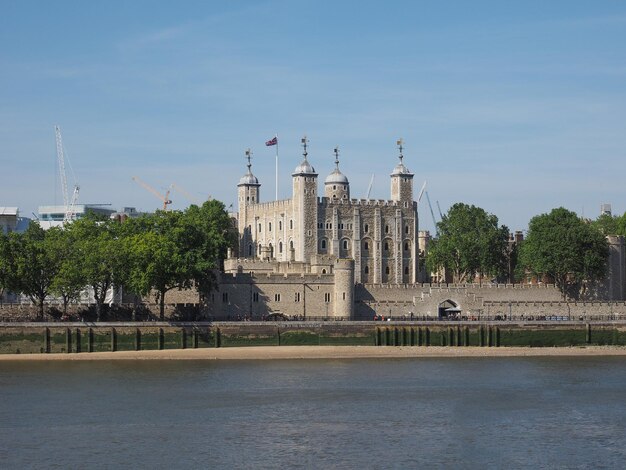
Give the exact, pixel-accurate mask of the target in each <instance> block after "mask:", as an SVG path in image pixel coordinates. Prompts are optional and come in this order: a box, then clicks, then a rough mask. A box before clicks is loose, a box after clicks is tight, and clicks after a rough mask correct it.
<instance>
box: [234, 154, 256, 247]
mask: <svg viewBox="0 0 626 470" xmlns="http://www.w3.org/2000/svg"><path fill="white" fill-rule="evenodd" d="M246 158H247V159H248V172H247V173H246V174H245V175H243V176H242V177H241V179H240V180H239V184H238V185H237V192H238V203H239V216H238V226H239V235H240V239H239V256H243V257H246V258H251V257H253V256H256V254H257V249H256V246H255V237H254V229H255V227H253V225H254V221H253V220H248V218H249V215H250V214H249V209H248V208H249V206H250V205H253V204H258V203H259V198H260V189H261V184H260V183H259V180H258V179H257V177H256V176H254V175H253V174H252V170H251V168H252V163H251V162H250V159H251V158H252V152H251V151H250V149H248V150H246Z"/></svg>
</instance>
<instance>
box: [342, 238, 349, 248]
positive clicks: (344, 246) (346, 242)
mask: <svg viewBox="0 0 626 470" xmlns="http://www.w3.org/2000/svg"><path fill="white" fill-rule="evenodd" d="M343 249H344V250H347V249H348V240H344V241H343Z"/></svg>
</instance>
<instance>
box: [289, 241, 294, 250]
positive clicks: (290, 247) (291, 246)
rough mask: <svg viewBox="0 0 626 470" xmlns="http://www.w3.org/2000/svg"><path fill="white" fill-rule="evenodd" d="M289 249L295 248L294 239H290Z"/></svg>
mask: <svg viewBox="0 0 626 470" xmlns="http://www.w3.org/2000/svg"><path fill="white" fill-rule="evenodd" d="M289 249H290V250H293V240H289Z"/></svg>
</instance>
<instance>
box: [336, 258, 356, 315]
mask: <svg viewBox="0 0 626 470" xmlns="http://www.w3.org/2000/svg"><path fill="white" fill-rule="evenodd" d="M334 273H335V286H334V287H335V309H334V316H335V318H343V319H345V320H350V319H352V318H354V260H353V259H337V260H335V269H334Z"/></svg>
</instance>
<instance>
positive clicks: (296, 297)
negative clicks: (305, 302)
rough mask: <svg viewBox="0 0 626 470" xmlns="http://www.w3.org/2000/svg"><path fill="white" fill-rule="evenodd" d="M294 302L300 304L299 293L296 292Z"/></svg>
mask: <svg viewBox="0 0 626 470" xmlns="http://www.w3.org/2000/svg"><path fill="white" fill-rule="evenodd" d="M294 300H295V301H296V302H300V292H296V295H295V298H294Z"/></svg>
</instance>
